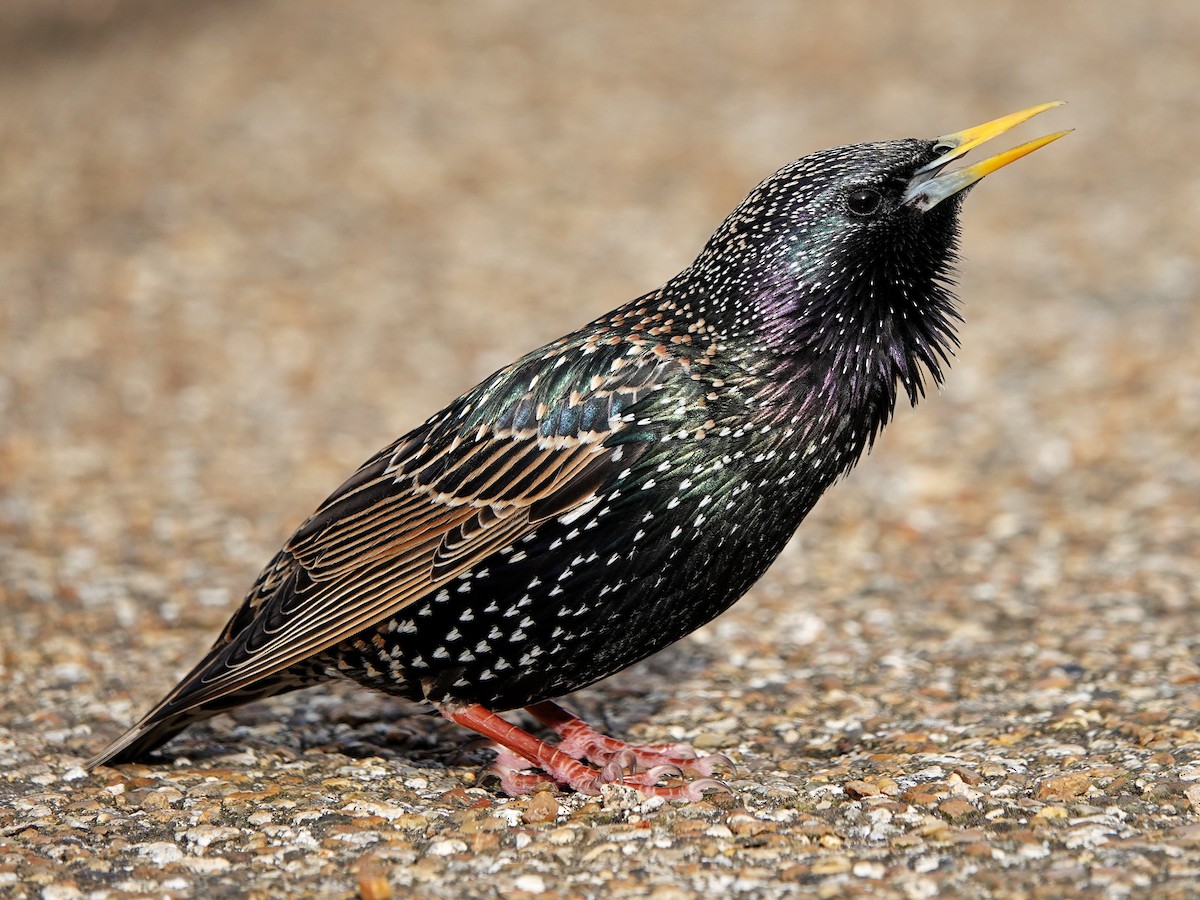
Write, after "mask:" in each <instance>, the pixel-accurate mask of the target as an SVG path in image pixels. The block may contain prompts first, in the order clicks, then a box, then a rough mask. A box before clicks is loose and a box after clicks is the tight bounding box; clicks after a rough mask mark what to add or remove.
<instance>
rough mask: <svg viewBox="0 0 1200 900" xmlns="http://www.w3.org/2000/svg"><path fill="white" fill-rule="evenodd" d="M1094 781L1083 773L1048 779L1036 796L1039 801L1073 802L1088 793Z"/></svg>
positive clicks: (1039, 787) (1041, 785)
mask: <svg viewBox="0 0 1200 900" xmlns="http://www.w3.org/2000/svg"><path fill="white" fill-rule="evenodd" d="M1091 786H1092V779H1091V778H1090V777H1088V776H1087V775H1085V774H1084V773H1082V772H1073V773H1071V774H1069V775H1059V776H1058V777H1056V778H1047V779H1046V780H1045V781H1043V782H1042V783H1041V784H1040V785H1038V789H1037V793H1036V794H1035V796H1036V797H1037V799H1038V800H1073V799H1075V798H1076V797H1080V796H1082V795H1084V794H1086V793H1087V792H1088V789H1089V788H1091Z"/></svg>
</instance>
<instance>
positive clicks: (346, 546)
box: [159, 344, 681, 711]
mask: <svg viewBox="0 0 1200 900" xmlns="http://www.w3.org/2000/svg"><path fill="white" fill-rule="evenodd" d="M558 358H561V359H563V360H564V362H563V363H562V364H561V365H558V366H553V363H551V366H552V368H551V369H550V371H549V373H547V371H546V369H547V365H546V358H545V353H544V352H543V354H541V355H537V354H531V355H530V357H527V358H526V359H525V360H522V361H518V362H517V363H515V364H514V365H513V366H511V367H509V368H508V369H505V370H502V371H501V372H500V373H497V375H495V376H493V377H492V378H491V379H489V380H488V381H486V382H484V383H483V384H481V385H479V386H478V387H477V388H475V389H474V390H473V391H471V392H469V393H468V394H466V395H464V397H462V398H460V400H458V401H456V403H455V404H453V405H451V406H450V407H448V408H447V409H446V410H444V411H443V412H442V413H440V414H439V415H438V416H435V417H434V418H433V419H430V420H429V421H428V422H426V423H425V424H424V425H423V426H421V427H419V428H418V429H416V430H415V431H413V432H412V433H410V434H409V435H407V436H406V437H404V438H402V439H401V440H399V441H397V442H396V443H395V444H393V445H392V446H391V447H388V448H387V449H385V450H384V451H382V452H381V453H379V454H377V455H376V456H375V457H374V458H372V459H371V460H369V461H368V462H367V463H366V464H365V465H364V466H363V467H362V468H361V469H360V470H359V471H358V472H357V473H355V475H354V476H352V477H351V478H350V479H349V480H348V481H347V482H346V483H345V484H343V485H342V486H341V487H340V488H339V489H338V490H337V491H335V492H334V493H333V494H332V495H331V496H330V497H329V499H327V500H326V501H325V502H324V503H323V504H322V505H321V506H320V508H318V510H317V511H316V512H315V513H314V514H313V515H312V516H311V517H310V518H309V519H308V520H307V521H306V522H305V523H304V524H303V525H301V527H300V528H299V529H298V530H297V532H296V533H295V535H293V536H292V538H291V539H290V540H289V541H288V543H287V544H286V545H285V546H284V548H283V549H282V550H281V551H280V553H279V554H278V555H277V556H276V557H275V559H274V560H273V561H272V563H271V564H270V565H269V566H268V567H267V568H266V570H264V572H263V573H262V574H261V575H260V576H259V579H258V581H257V582H256V584H255V586H254V587H253V588H252V590H251V592H250V594H249V596H248V597H247V598H246V602H245V603H244V605H243V606H242V608H241V609H240V610H239V611H238V613H237V614H236V615H235V616H234V617H233V618H232V619H231V620H230V622H229V624H228V626H227V627H226V629H225V631H224V632H223V634H222V635H221V637H220V638H219V639H218V640H217V642H216V644H214V646H213V648H212V650H211V651H210V652H209V654H208V656H207V657H206V658H205V660H203V661H201V663H200V664H199V665H198V666H197V667H196V668H195V669H194V670H193V672H192V673H191V674H190V675H189V676H187V677H186V678H185V679H184V680H183V681H182V682H181V683H180V684H179V686H178V687H177V688H176V689H175V690H174V691H172V693H171V695H169V696H168V697H167V698H165V699H164V701H163V703H162V704H160V706H159V709H161V710H164V711H166V710H168V709H179V708H184V707H194V706H198V705H200V704H202V703H208V702H210V701H212V700H215V699H217V698H219V697H222V696H224V695H227V694H230V693H233V692H235V691H239V690H241V689H243V688H245V687H247V686H249V685H252V684H253V683H255V682H257V681H260V680H262V679H264V678H267V677H269V676H271V675H273V674H276V673H278V672H281V671H282V670H284V669H286V668H288V667H289V666H291V665H293V664H295V663H297V662H299V661H301V660H304V659H306V658H308V657H311V656H313V655H314V654H316V653H319V652H320V651H322V650H324V649H326V648H328V647H331V646H333V645H335V644H337V643H339V642H341V641H343V640H345V639H347V638H349V637H352V636H353V635H355V634H357V633H358V632H360V631H362V630H363V629H364V628H366V627H368V626H370V625H372V624H374V623H376V622H379V621H381V620H383V619H386V618H388V617H390V616H393V615H395V614H396V613H397V612H398V611H399V610H401V609H402V608H404V607H405V606H407V605H408V604H410V603H413V602H415V601H417V600H419V599H421V598H423V597H426V596H428V595H430V594H432V593H434V592H436V591H438V590H440V589H441V587H442V586H443V585H445V584H446V583H447V582H449V581H451V580H452V579H454V578H456V577H457V576H459V575H460V574H462V573H463V572H466V571H468V570H470V569H471V568H472V567H474V566H476V565H478V564H479V563H480V562H482V561H483V560H484V559H486V558H487V557H488V556H490V555H492V554H493V553H496V552H498V551H500V550H502V549H504V548H505V547H507V546H511V545H512V544H513V543H514V542H515V541H517V540H519V539H520V538H521V537H522V536H523V535H525V534H528V533H529V532H530V531H532V530H533V529H534V528H536V526H537V524H538V523H539V522H540V521H543V520H545V519H547V518H550V517H553V516H557V515H563V514H564V513H567V512H568V511H570V510H572V509H575V508H578V507H580V506H582V505H584V504H586V503H588V502H589V501H591V500H594V498H595V497H596V495H597V491H598V490H599V489H600V487H601V486H602V485H603V484H604V483H605V482H606V481H607V480H608V479H610V478H611V477H614V476H616V475H617V473H619V472H620V471H621V470H623V469H625V468H626V467H628V466H630V465H632V463H633V462H634V460H635V459H636V457H637V456H638V455H640V453H641V451H642V449H644V447H645V446H646V442H647V441H648V440H653V436H652V435H651V434H648V433H647V432H645V430H644V429H638V428H628V427H627V426H628V425H630V424H631V423H632V422H633V421H634V420H635V418H636V417H635V416H634V415H633V414H631V413H630V409H631V408H632V407H635V405H637V404H639V403H641V402H642V401H645V400H646V399H647V398H648V397H649V395H650V394H652V393H653V392H655V391H656V390H658V389H659V388H660V387H661V386H662V385H663V384H665V383H666V381H667V380H668V379H670V378H671V377H672V374H673V373H676V372H678V370H679V369H680V368H681V363H679V362H678V361H675V360H673V359H671V358H670V357H669V356H666V355H664V354H662V353H661V352H657V353H656V352H653V348H652V347H645V348H643V347H641V346H640V345H639V344H634V345H629V344H625V345H623V346H617V345H606V346H605V347H601V348H596V347H594V346H593V347H591V349H589V350H587V351H586V352H580V353H572V352H571V348H569V347H564V348H563V349H562V351H561V353H560V355H559V357H558ZM623 431H624V432H625V434H621V432H623ZM635 434H636V435H637V436H636V437H635Z"/></svg>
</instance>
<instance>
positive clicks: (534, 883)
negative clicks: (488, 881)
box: [513, 792, 546, 894]
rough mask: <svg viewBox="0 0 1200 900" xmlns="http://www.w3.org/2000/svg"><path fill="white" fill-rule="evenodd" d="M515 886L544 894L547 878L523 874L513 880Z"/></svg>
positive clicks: (518, 888)
mask: <svg viewBox="0 0 1200 900" xmlns="http://www.w3.org/2000/svg"><path fill="white" fill-rule="evenodd" d="M542 793H544V792H542ZM513 887H515V888H516V889H517V890H518V891H528V892H529V893H531V894H544V893H545V892H546V880H545V879H544V878H542V876H541V875H521V876H520V877H518V878H517V879H516V880H515V881H514V882H513Z"/></svg>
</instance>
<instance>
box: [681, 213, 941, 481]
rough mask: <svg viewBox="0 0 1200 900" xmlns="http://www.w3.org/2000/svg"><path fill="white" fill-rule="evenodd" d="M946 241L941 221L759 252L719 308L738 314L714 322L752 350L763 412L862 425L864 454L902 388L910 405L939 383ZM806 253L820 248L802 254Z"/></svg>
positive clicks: (797, 240)
mask: <svg viewBox="0 0 1200 900" xmlns="http://www.w3.org/2000/svg"><path fill="white" fill-rule="evenodd" d="M921 224H922V225H927V224H928V223H927V222H926V223H921ZM956 240H957V222H956V216H954V215H949V216H947V220H946V221H945V222H944V223H943V225H942V228H934V229H933V230H930V229H928V228H927V227H921V228H916V227H914V228H912V229H895V228H891V229H880V230H879V231H878V232H877V233H874V234H866V235H864V234H861V233H860V234H859V235H857V237H856V244H855V245H854V246H850V247H838V246H837V242H836V238H833V239H832V240H829V239H827V240H824V241H814V240H812V235H811V234H801V235H795V236H793V237H792V239H791V240H788V239H784V240H781V241H779V242H778V243H777V244H776V245H775V246H774V247H771V248H761V249H760V252H761V255H758V258H757V259H755V260H753V261H754V263H755V264H754V265H752V266H748V267H746V268H744V269H743V270H742V271H741V272H740V273H739V276H738V277H737V278H736V279H733V282H734V283H737V284H739V286H740V288H741V297H739V298H737V301H736V302H733V303H729V302H726V303H724V304H722V306H723V307H724V308H725V309H730V310H737V314H736V315H735V316H734V317H732V318H730V319H727V320H726V321H725V322H722V323H721V325H720V326H719V327H721V328H722V331H726V333H727V334H728V336H729V337H730V338H731V340H730V341H729V342H728V343H729V344H730V345H739V346H757V347H758V348H759V351H758V352H757V353H755V354H754V355H755V357H756V368H757V369H758V372H757V374H758V375H760V376H761V378H762V380H761V382H760V383H761V385H762V388H763V390H764V391H767V392H769V393H771V394H772V396H771V397H769V398H768V397H763V398H761V400H762V401H763V403H764V406H766V407H768V408H771V409H772V410H773V411H774V413H775V415H777V416H778V417H779V418H781V419H782V418H784V417H786V418H789V419H791V418H793V417H795V416H797V414H800V415H799V418H800V420H801V421H806V422H813V423H819V422H824V423H831V422H837V421H854V422H857V423H860V424H865V425H866V426H867V427H866V428H865V430H862V431H860V432H859V433H860V435H861V446H860V447H859V449H858V452H861V451H862V450H863V449H866V448H868V447H869V446H870V444H871V443H872V442H873V441H874V438H875V436H876V435H877V434H878V432H879V430H880V429H881V428H882V427H883V426H884V425H885V424H886V423H887V422H888V421H889V419H890V418H891V415H892V412H893V410H894V408H895V404H896V400H897V398H898V397H899V394H900V390H901V389H903V392H904V394H905V395H906V396H907V397H908V400H909V402H910V403H912V404H913V405H915V404H916V403H917V401H918V400H919V399H920V398H921V397H922V396H923V395H924V393H925V386H926V380H927V379H932V381H933V383H934V384H935V385H940V384H941V382H942V379H943V375H944V369H945V367H946V366H947V364H948V363H949V361H950V359H951V358H952V356H953V351H954V348H955V347H956V346H957V339H956V336H955V328H954V325H955V322H956V321H957V320H958V319H959V315H958V313H957V311H956V307H957V301H956V299H955V297H954V295H953V294H952V293H951V290H950V287H951V284H952V272H953V265H954V261H955V246H956ZM813 246H820V247H823V248H824V252H823V253H822V254H821V255H820V256H814V255H812V254H811V253H810V252H809V251H808V249H807V248H809V247H813ZM749 261H750V260H747V259H746V258H745V257H743V259H742V262H743V264H744V263H746V262H749ZM704 262H705V260H704V259H703V257H702V258H701V259H700V260H698V261H697V263H698V264H699V265H701V266H703V264H704ZM722 279H723V280H725V282H726V283H729V279H728V273H723V274H722ZM701 280H702V281H703V280H707V279H703V277H702V278H701ZM715 280H716V279H714V281H715ZM727 329H728V330H727ZM735 333H736V334H735ZM854 459H857V453H855V454H853V459H848V460H847V463H848V465H847V467H849V465H852V464H853V461H854Z"/></svg>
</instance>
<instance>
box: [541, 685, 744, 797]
mask: <svg viewBox="0 0 1200 900" xmlns="http://www.w3.org/2000/svg"><path fill="white" fill-rule="evenodd" d="M525 711H526V712H527V713H529V714H530V715H531V716H533V717H534V718H535V719H537V720H538V721H539V722H541V723H542V724H543V725H545V726H546V727H547V728H549V729H550V730H551V731H553V732H554V733H555V734H557V735H558V736H559V738H560V740H559V743H558V749H559V750H561V751H562V752H563V753H565V754H567V755H568V756H571V757H574V758H575V759H587V760H590V761H591V762H593V763H595V764H596V765H598V766H605V767H607V766H610V765H616V766H617V767H618V768H619V769H621V770H624V769H628V768H630V767H636V768H640V769H650V770H651V771H654V770H661V769H662V768H663V767H671V768H675V769H678V770H679V771H680V772H686V773H688V774H691V775H701V776H703V777H705V778H707V777H708V776H710V775H712V774H713V771H714V770H715V769H717V768H718V767H724V768H727V769H729V770H731V771H733V770H734V768H735V767H734V765H733V760H731V759H730V758H729V757H728V756H726V755H725V754H724V753H714V754H712V755H711V756H699V755H698V754H697V753H696V751H695V750H693V749H692V748H691V747H689V746H688V745H687V744H651V745H649V746H638V745H636V744H627V743H625V742H624V741H619V740H617V739H616V738H611V737H609V736H608V735H606V734H601V733H600V732H598V731H596V729H594V728H592V726H590V725H588V723H587V722H585V721H583V719H581V718H579V717H578V716H576V715H575V714H573V713H570V712H568V711H567V710H565V709H563V708H562V707H561V706H559V705H558V704H557V703H555V702H553V701H551V700H543V701H542V702H541V703H535V704H533V705H532V706H527V707H525Z"/></svg>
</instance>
